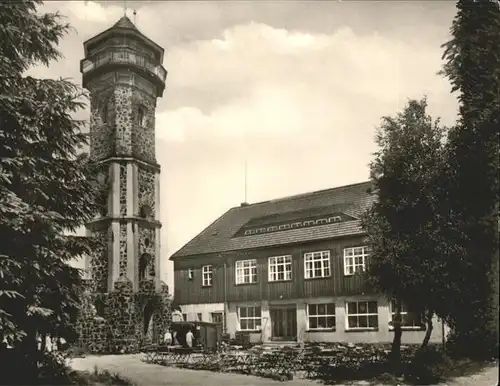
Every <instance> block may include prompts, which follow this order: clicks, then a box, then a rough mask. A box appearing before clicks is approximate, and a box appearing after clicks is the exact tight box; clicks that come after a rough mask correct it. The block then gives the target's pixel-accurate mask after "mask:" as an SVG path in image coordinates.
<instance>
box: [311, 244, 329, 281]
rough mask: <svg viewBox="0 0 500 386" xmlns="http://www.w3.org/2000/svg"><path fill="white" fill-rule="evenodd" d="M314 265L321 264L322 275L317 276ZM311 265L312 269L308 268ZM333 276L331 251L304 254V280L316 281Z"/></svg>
mask: <svg viewBox="0 0 500 386" xmlns="http://www.w3.org/2000/svg"><path fill="white" fill-rule="evenodd" d="M314 263H319V268H317V269H320V270H321V274H320V275H316V269H315V268H314ZM308 265H310V267H308ZM331 275H332V267H331V259H330V251H318V252H306V253H304V278H305V279H316V278H321V277H330V276H331Z"/></svg>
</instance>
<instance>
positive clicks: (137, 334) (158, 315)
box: [77, 278, 172, 354]
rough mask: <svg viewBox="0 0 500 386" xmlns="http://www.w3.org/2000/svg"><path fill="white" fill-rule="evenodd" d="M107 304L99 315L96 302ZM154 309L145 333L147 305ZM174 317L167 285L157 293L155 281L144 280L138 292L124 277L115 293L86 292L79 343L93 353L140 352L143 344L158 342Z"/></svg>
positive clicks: (80, 319) (116, 284)
mask: <svg viewBox="0 0 500 386" xmlns="http://www.w3.org/2000/svg"><path fill="white" fill-rule="evenodd" d="M97 301H101V302H102V303H103V304H104V314H103V315H98V314H97V310H96V307H95V306H94V304H95V303H96V302H97ZM148 303H149V304H150V307H152V308H153V309H154V311H153V315H152V318H151V320H150V322H149V324H148V327H149V328H148V329H147V331H146V334H144V324H145V321H144V317H145V315H144V311H145V308H146V305H147V304H148ZM171 320H172V317H171V311H170V296H169V293H168V287H167V286H166V285H163V286H162V290H161V292H160V293H156V292H155V289H154V283H153V281H151V280H150V281H145V282H144V283H143V285H142V286H141V288H140V290H139V292H138V293H133V291H132V283H131V282H130V281H129V280H127V279H126V278H121V279H120V280H119V281H118V282H117V283H115V288H114V291H113V292H110V293H91V292H87V293H86V294H85V296H84V299H83V306H82V309H81V313H80V317H79V320H78V323H77V331H78V332H79V334H80V339H79V346H80V347H82V348H84V350H85V351H87V352H91V353H100V354H104V353H131V352H137V351H138V350H139V348H140V347H141V346H142V345H144V344H149V343H157V342H159V339H160V338H161V337H162V336H163V335H164V333H165V331H166V329H167V328H169V327H170V323H171Z"/></svg>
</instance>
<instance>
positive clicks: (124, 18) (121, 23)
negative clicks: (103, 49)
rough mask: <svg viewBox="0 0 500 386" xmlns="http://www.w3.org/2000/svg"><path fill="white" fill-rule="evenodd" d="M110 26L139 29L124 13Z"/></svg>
mask: <svg viewBox="0 0 500 386" xmlns="http://www.w3.org/2000/svg"><path fill="white" fill-rule="evenodd" d="M111 28H130V29H134V30H136V31H139V30H138V29H137V27H136V26H135V25H134V23H132V22H131V21H130V19H129V18H128V17H127V16H126V15H123V16H122V17H121V18H120V20H118V21H117V22H116V23H115V25H114V26H113V27H111Z"/></svg>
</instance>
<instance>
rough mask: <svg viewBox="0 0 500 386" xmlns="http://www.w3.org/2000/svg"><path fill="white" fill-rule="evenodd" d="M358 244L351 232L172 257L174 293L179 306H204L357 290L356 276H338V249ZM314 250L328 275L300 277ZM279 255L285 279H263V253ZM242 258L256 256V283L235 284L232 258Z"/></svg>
mask: <svg viewBox="0 0 500 386" xmlns="http://www.w3.org/2000/svg"><path fill="white" fill-rule="evenodd" d="M364 245H366V244H364V239H363V237H362V236H356V237H344V238H339V239H331V240H326V241H319V242H318V241H316V242H312V243H304V244H299V245H297V244H295V245H289V246H280V247H276V248H263V249H255V250H243V251H234V252H225V253H221V254H217V255H200V256H195V257H187V258H183V259H179V260H174V280H175V290H174V296H175V299H176V301H177V302H179V304H206V303H223V302H225V301H226V302H246V301H259V300H268V301H273V300H283V299H290V300H292V299H301V298H312V297H322V296H350V295H358V294H363V293H365V292H367V291H368V292H369V289H368V288H367V287H366V285H365V283H364V281H363V279H362V277H361V276H360V275H351V276H345V275H344V256H343V253H344V252H343V251H344V248H349V247H359V246H364ZM318 251H330V276H329V277H325V278H314V279H305V274H304V254H305V253H307V252H318ZM283 255H291V256H292V278H291V280H283V281H269V279H268V269H269V264H268V261H269V260H268V259H269V257H273V256H283ZM247 259H256V260H257V282H256V283H251V284H236V274H235V271H236V268H235V266H236V261H238V260H247ZM224 261H225V262H226V268H224ZM206 265H211V266H212V272H213V273H212V285H211V286H203V281H202V267H203V266H206ZM190 271H191V272H192V278H191V279H190V278H189V272H190Z"/></svg>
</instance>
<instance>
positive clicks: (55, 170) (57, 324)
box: [0, 1, 96, 381]
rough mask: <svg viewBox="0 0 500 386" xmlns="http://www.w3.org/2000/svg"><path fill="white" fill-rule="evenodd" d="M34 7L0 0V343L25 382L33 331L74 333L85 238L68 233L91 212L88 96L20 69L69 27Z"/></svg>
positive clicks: (51, 52) (53, 52) (31, 367)
mask: <svg viewBox="0 0 500 386" xmlns="http://www.w3.org/2000/svg"><path fill="white" fill-rule="evenodd" d="M40 4H41V2H39V1H17V2H14V3H12V2H0V24H1V25H2V28H1V29H0V41H1V42H2V44H1V45H0V343H2V342H4V343H8V344H9V345H11V346H13V349H9V353H11V354H12V353H14V352H16V353H17V354H18V355H19V357H20V358H23V361H25V362H24V364H23V367H22V369H23V375H24V376H25V378H24V379H25V381H26V379H29V377H33V376H35V375H36V374H35V373H36V371H37V359H36V358H37V353H36V351H37V348H36V345H37V343H36V335H37V334H50V335H52V336H57V337H63V338H64V339H66V340H67V341H72V340H74V338H75V335H74V330H73V329H72V324H73V323H74V322H75V320H76V316H77V312H78V309H79V304H80V299H79V296H80V291H81V287H82V281H81V278H80V272H79V270H77V269H75V268H72V267H70V266H69V265H68V264H67V263H68V262H69V261H70V260H72V259H74V258H76V257H79V256H81V255H83V254H86V253H89V252H90V249H91V247H92V245H91V241H90V240H88V239H87V238H84V237H77V236H71V235H70V234H71V233H73V234H74V232H75V231H76V230H77V229H78V228H79V227H80V226H82V225H83V224H84V222H85V221H88V220H89V219H91V217H92V215H93V213H94V212H95V210H96V208H95V207H94V204H93V202H94V198H93V191H94V187H95V181H94V180H93V179H92V178H90V174H89V169H88V168H87V160H86V157H85V156H82V155H81V151H82V149H83V147H84V146H86V144H87V138H86V135H85V134H84V132H83V125H84V122H82V121H78V120H74V119H73V118H72V114H73V113H74V112H76V111H77V110H79V109H81V108H82V107H83V106H84V101H85V95H84V94H83V92H82V91H81V89H79V88H78V87H76V86H75V85H74V84H72V83H71V82H69V81H67V80H62V79H61V80H53V79H35V78H33V77H29V76H26V75H25V72H26V70H28V69H29V68H30V67H31V66H34V65H39V64H44V65H48V64H49V63H50V62H51V61H52V60H55V59H57V58H58V57H59V56H60V54H59V52H58V50H57V45H58V43H59V41H60V39H61V38H62V37H63V36H64V34H65V33H66V32H67V31H68V28H69V26H68V25H67V24H64V23H62V22H61V17H60V16H59V15H58V14H39V13H37V6H38V5H40ZM5 350H6V348H5V347H4V345H3V344H2V347H0V352H3V353H4V354H5ZM11 354H9V355H11ZM2 365H5V363H2ZM2 374H3V375H4V374H5V373H4V372H3V371H2Z"/></svg>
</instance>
